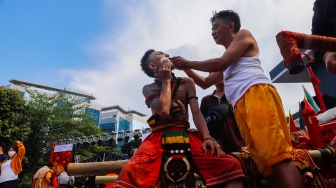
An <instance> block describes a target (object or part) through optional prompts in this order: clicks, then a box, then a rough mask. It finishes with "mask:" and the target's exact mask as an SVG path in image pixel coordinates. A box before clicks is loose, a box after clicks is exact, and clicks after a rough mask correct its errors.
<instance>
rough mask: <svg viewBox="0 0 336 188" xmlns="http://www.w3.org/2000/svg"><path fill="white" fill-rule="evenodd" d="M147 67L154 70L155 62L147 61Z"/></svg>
mask: <svg viewBox="0 0 336 188" xmlns="http://www.w3.org/2000/svg"><path fill="white" fill-rule="evenodd" d="M148 68H149V69H152V70H156V68H157V67H156V64H155V63H149V64H148Z"/></svg>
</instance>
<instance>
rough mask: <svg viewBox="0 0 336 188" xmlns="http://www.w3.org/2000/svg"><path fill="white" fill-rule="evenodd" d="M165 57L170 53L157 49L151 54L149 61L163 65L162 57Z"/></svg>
mask: <svg viewBox="0 0 336 188" xmlns="http://www.w3.org/2000/svg"><path fill="white" fill-rule="evenodd" d="M163 57H169V55H168V54H165V53H163V52H161V51H155V52H153V53H151V55H149V58H148V61H149V63H154V64H155V65H157V66H159V65H161V58H163Z"/></svg>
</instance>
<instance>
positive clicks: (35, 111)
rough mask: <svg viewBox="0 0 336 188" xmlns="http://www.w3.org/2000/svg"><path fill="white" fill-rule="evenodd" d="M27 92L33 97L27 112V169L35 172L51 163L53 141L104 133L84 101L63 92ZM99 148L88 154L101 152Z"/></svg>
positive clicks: (28, 103) (30, 97) (29, 100)
mask: <svg viewBox="0 0 336 188" xmlns="http://www.w3.org/2000/svg"><path fill="white" fill-rule="evenodd" d="M27 92H28V93H29V95H30V96H29V99H28V102H27V109H28V118H29V122H30V126H31V133H30V134H29V137H28V139H27V141H26V147H27V148H29V149H27V153H26V156H27V157H28V159H29V163H28V164H26V165H27V169H33V166H40V165H42V164H45V163H46V162H47V161H48V160H49V155H50V148H51V142H53V141H56V140H61V139H65V138H72V139H74V138H76V137H82V136H87V135H95V134H102V131H101V130H100V129H99V127H97V126H96V125H95V124H94V123H93V119H92V117H91V116H90V114H89V113H88V112H87V111H85V108H86V107H87V106H88V105H89V104H88V103H86V102H85V100H84V99H83V98H81V97H78V96H73V95H68V94H66V93H63V92H58V93H54V94H47V93H41V92H39V91H32V90H27ZM97 147H98V146H96V147H95V148H94V149H92V148H90V150H89V151H86V152H88V153H90V152H92V153H93V152H95V151H96V150H97V149H98V150H99V147H98V148H97ZM92 155H94V153H93V154H92Z"/></svg>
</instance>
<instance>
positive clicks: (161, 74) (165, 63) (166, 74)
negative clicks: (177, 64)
mask: <svg viewBox="0 0 336 188" xmlns="http://www.w3.org/2000/svg"><path fill="white" fill-rule="evenodd" d="M172 66H173V63H172V62H171V61H170V60H169V59H168V58H165V59H163V60H161V65H160V66H159V70H158V80H159V81H161V82H164V81H170V80H171V79H172V73H171V71H172Z"/></svg>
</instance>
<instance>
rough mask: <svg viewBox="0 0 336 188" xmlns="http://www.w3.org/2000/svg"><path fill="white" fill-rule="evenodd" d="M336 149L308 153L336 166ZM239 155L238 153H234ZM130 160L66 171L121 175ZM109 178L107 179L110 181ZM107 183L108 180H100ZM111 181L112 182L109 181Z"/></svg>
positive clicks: (76, 166)
mask: <svg viewBox="0 0 336 188" xmlns="http://www.w3.org/2000/svg"><path fill="white" fill-rule="evenodd" d="M335 149H336V148H332V147H327V148H324V149H320V150H323V151H326V152H325V153H328V155H326V156H324V157H323V156H322V153H321V151H320V150H308V153H309V154H310V156H311V157H312V159H313V160H314V161H315V162H320V161H330V163H331V164H336V151H335ZM234 153H235V154H237V152H234ZM128 161H129V160H120V161H106V162H91V163H69V164H68V166H67V168H66V171H67V173H68V175H70V176H81V175H97V176H99V175H106V174H110V173H114V174H119V173H120V171H121V169H122V168H123V166H124V165H125V164H127V163H128ZM109 177H112V176H107V177H106V179H109ZM195 179H200V177H199V176H198V175H197V174H195ZM99 181H107V180H99ZM108 181H110V180H108Z"/></svg>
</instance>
